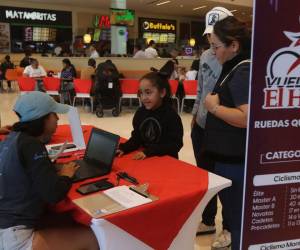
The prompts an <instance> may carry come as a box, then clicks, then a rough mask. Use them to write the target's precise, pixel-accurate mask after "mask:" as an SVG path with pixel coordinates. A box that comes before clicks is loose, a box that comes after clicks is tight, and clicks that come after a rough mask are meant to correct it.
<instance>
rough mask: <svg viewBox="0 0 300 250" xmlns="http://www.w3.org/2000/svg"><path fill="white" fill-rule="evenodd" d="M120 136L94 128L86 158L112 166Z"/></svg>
mask: <svg viewBox="0 0 300 250" xmlns="http://www.w3.org/2000/svg"><path fill="white" fill-rule="evenodd" d="M118 142H119V136H117V135H115V134H111V133H109V132H106V131H103V130H100V129H96V128H93V130H92V132H91V135H90V139H89V143H88V146H87V149H86V153H85V160H88V161H93V162H94V163H97V162H99V163H101V164H103V165H105V166H108V167H110V166H111V164H112V162H113V159H114V157H115V152H116V147H117V145H118Z"/></svg>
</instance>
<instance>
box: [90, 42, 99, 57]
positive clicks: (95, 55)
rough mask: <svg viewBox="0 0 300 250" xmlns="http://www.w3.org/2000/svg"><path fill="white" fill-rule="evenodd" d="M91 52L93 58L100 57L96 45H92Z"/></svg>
mask: <svg viewBox="0 0 300 250" xmlns="http://www.w3.org/2000/svg"><path fill="white" fill-rule="evenodd" d="M90 52H91V55H90V58H93V59H96V58H99V54H98V52H97V50H96V48H95V46H94V45H91V46H90Z"/></svg>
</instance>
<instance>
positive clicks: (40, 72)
mask: <svg viewBox="0 0 300 250" xmlns="http://www.w3.org/2000/svg"><path fill="white" fill-rule="evenodd" d="M23 75H24V76H25V77H33V78H41V77H45V76H46V75H47V73H46V71H45V69H44V68H43V67H42V66H41V65H39V62H38V60H37V59H34V58H31V60H30V65H28V66H27V67H26V68H25V69H24V71H23Z"/></svg>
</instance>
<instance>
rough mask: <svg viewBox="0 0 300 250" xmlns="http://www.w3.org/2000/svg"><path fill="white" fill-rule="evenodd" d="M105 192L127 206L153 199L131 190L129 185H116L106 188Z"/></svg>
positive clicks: (137, 204)
mask: <svg viewBox="0 0 300 250" xmlns="http://www.w3.org/2000/svg"><path fill="white" fill-rule="evenodd" d="M103 193H105V194H106V195H107V196H108V197H110V198H111V199H113V200H114V201H116V202H118V203H119V204H121V205H122V206H123V207H126V208H131V207H136V206H139V205H142V204H146V203H149V202H151V201H152V200H151V199H149V198H145V197H143V196H141V195H139V194H137V193H136V192H134V191H132V190H130V189H129V187H128V186H118V187H114V188H111V189H108V190H105V191H104V192H103Z"/></svg>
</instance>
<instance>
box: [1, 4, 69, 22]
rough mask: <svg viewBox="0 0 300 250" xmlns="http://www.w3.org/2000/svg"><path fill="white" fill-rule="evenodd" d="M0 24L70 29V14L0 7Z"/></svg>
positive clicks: (67, 12)
mask: <svg viewBox="0 0 300 250" xmlns="http://www.w3.org/2000/svg"><path fill="white" fill-rule="evenodd" d="M0 22H5V23H10V24H12V25H14V24H18V25H24V26H27V25H33V24H35V25H40V24H41V25H49V26H57V25H60V26H64V27H72V12H71V11H59V10H44V9H31V8H19V7H8V6H0Z"/></svg>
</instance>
